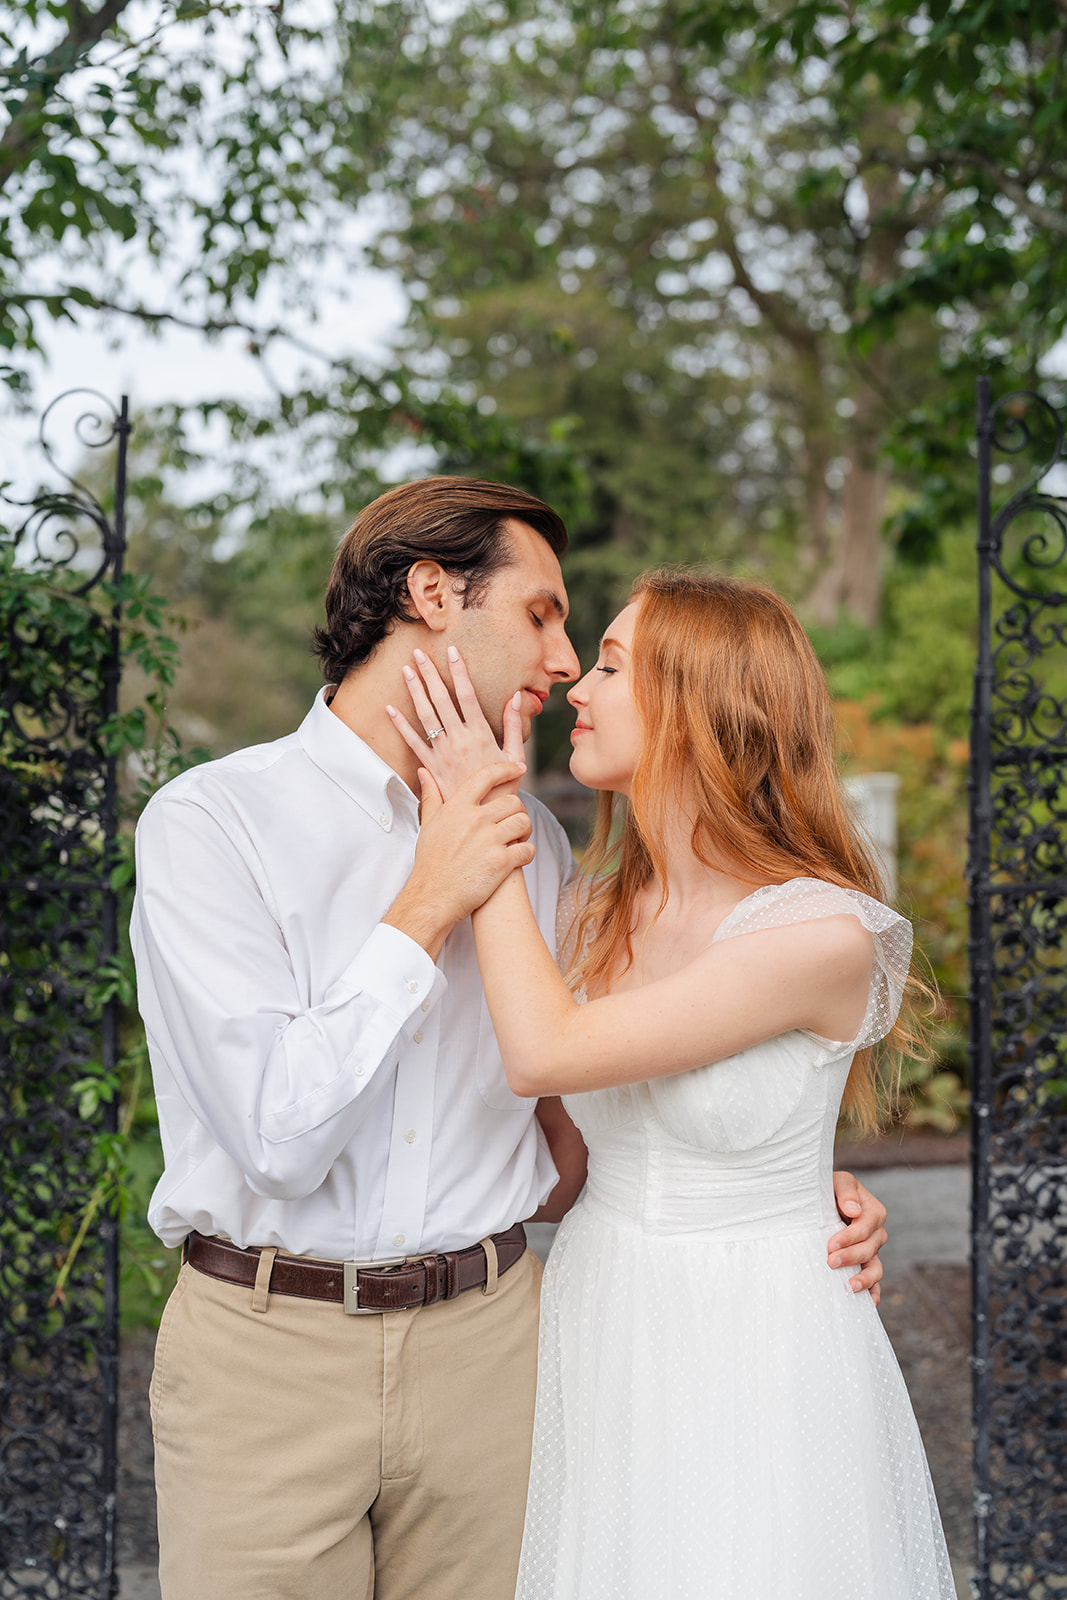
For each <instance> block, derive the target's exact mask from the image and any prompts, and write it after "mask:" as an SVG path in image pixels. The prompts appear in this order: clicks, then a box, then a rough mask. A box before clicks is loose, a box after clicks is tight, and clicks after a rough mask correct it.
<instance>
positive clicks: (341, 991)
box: [324, 922, 448, 1026]
mask: <svg viewBox="0 0 1067 1600" xmlns="http://www.w3.org/2000/svg"><path fill="white" fill-rule="evenodd" d="M447 988H448V979H447V978H446V977H445V975H444V973H443V972H442V971H441V970H440V969H439V968H438V967H436V966H435V965H434V963H433V960H432V958H431V957H430V956H429V955H427V953H426V951H425V950H424V949H423V948H422V945H421V944H416V942H415V940H414V939H411V938H409V937H408V935H407V934H406V933H401V931H400V929H399V928H394V927H392V926H390V924H389V923H387V922H379V924H378V926H377V927H376V928H375V930H374V932H373V933H372V934H371V936H370V938H369V939H367V940H366V942H365V943H364V944H363V945H362V946H361V948H360V950H359V953H358V954H357V955H355V956H353V958H352V960H351V961H350V962H349V964H348V966H347V967H346V968H345V970H344V971H343V972H342V973H341V976H340V977H339V978H337V979H336V980H335V982H334V983H332V984H331V985H330V987H329V989H327V991H326V994H325V996H324V998H325V1001H326V1004H327V1005H330V1006H334V1005H343V1004H344V1002H345V1001H346V1000H351V999H352V998H353V997H354V996H355V995H357V994H370V995H373V997H374V998H375V1000H377V1001H378V1002H379V1003H380V1004H381V1005H382V1006H384V1007H385V1009H386V1010H387V1011H388V1012H389V1013H390V1014H391V1015H392V1016H393V1017H395V1018H396V1021H397V1025H398V1026H399V1025H400V1024H401V1023H403V1022H406V1021H407V1019H408V1017H410V1016H411V1014H412V1012H413V1011H417V1010H423V1011H428V1010H429V1009H430V1006H432V1005H434V1004H436V1002H437V1001H438V1000H440V999H441V997H442V995H443V994H444V993H445V991H446V989H447Z"/></svg>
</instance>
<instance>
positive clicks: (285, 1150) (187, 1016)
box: [131, 796, 447, 1200]
mask: <svg viewBox="0 0 1067 1600" xmlns="http://www.w3.org/2000/svg"><path fill="white" fill-rule="evenodd" d="M136 848H137V884H138V887H137V895H136V899H135V903H134V912H133V920H132V925H131V938H132V942H133V951H134V957H135V961H136V965H137V975H138V992H139V1003H140V1008H141V1014H142V1016H143V1018H144V1022H145V1026H146V1029H147V1032H148V1035H149V1038H150V1040H151V1042H152V1048H153V1052H154V1053H156V1054H158V1055H159V1056H161V1057H162V1058H163V1060H164V1062H165V1064H166V1068H167V1071H168V1074H169V1076H170V1077H171V1079H172V1081H173V1083H174V1086H175V1088H176V1090H177V1092H178V1094H180V1096H181V1097H182V1099H183V1100H184V1101H185V1103H186V1104H187V1106H188V1107H189V1109H190V1111H191V1112H192V1113H193V1115H194V1116H195V1117H196V1118H197V1120H198V1121H199V1122H200V1123H201V1124H202V1125H203V1126H204V1127H205V1128H206V1129H207V1130H208V1132H209V1133H210V1135H211V1137H212V1138H213V1139H214V1140H215V1142H216V1143H217V1144H218V1145H219V1147H220V1148H221V1149H222V1150H224V1151H225V1152H226V1153H227V1154H228V1155H229V1156H230V1157H231V1158H232V1160H233V1161H234V1162H236V1164H237V1165H238V1166H239V1167H240V1169H241V1171H242V1172H243V1174H244V1176H245V1178H246V1180H247V1182H248V1184H249V1187H250V1188H251V1189H252V1190H253V1191H254V1192H255V1193H257V1194H260V1195H264V1196H267V1197H270V1198H272V1199H284V1200H291V1199H300V1198H302V1197H303V1196H305V1195H308V1194H311V1193H312V1192H313V1191H314V1190H315V1189H317V1188H318V1187H319V1186H320V1184H321V1183H322V1182H323V1180H324V1179H325V1178H326V1176H327V1174H328V1173H329V1171H330V1168H331V1166H332V1165H333V1163H334V1162H335V1160H336V1159H337V1157H338V1155H339V1154H340V1152H341V1151H342V1150H343V1149H344V1147H345V1145H346V1144H347V1143H348V1141H349V1140H350V1139H351V1137H352V1135H353V1134H354V1133H355V1131H356V1130H357V1129H358V1128H359V1126H360V1124H361V1122H362V1121H363V1119H364V1116H365V1115H366V1107H367V1105H368V1103H369V1102H370V1100H371V1099H372V1098H374V1095H373V1092H372V1091H374V1090H375V1088H376V1087H377V1086H379V1085H380V1083H381V1078H382V1075H383V1074H386V1073H390V1072H391V1071H393V1070H394V1069H395V1065H396V1061H397V1055H398V1050H399V1048H400V1044H401V1040H400V1036H401V1034H402V1032H403V1030H404V1029H405V1027H406V1025H407V1024H408V1023H409V1021H410V1019H411V1018H412V1016H413V1014H414V1013H415V1012H417V1011H421V1012H424V1013H425V1012H427V1011H429V1010H430V1009H431V1007H432V1006H434V1005H436V1004H437V1003H438V1002H439V1001H440V999H441V997H442V995H443V994H444V992H445V989H446V987H447V985H446V980H445V978H444V976H443V974H442V973H441V972H440V971H439V970H438V969H437V967H435V965H434V963H433V961H432V960H431V958H430V957H429V956H428V955H427V953H426V951H425V950H423V949H422V947H421V946H420V945H418V944H416V943H415V942H414V941H413V940H411V939H409V938H408V937H407V935H406V934H403V933H401V932H400V931H399V930H398V929H396V928H392V927H390V926H387V925H386V924H384V923H377V924H375V925H374V926H373V927H372V929H371V931H370V932H369V934H368V936H367V937H366V939H365V940H364V942H363V943H362V945H361V946H360V947H359V948H358V949H356V950H354V951H353V952H352V954H351V956H350V958H349V959H348V961H347V964H345V965H343V966H342V968H341V970H340V971H339V973H338V974H337V975H336V976H332V977H331V979H330V981H329V983H328V986H327V987H326V988H325V990H324V992H323V993H322V994H321V996H309V995H307V994H302V993H301V992H300V984H299V982H298V979H297V976H296V974H295V972H294V967H293V962H292V960H291V958H290V954H289V951H288V949H287V947H286V943H285V939H284V937H283V933H282V929H281V927H280V926H279V923H278V920H277V918H276V917H275V915H274V914H273V911H272V909H271V906H270V904H269V899H268V895H267V893H266V891H265V888H264V884H263V882H262V879H261V877H260V875H258V874H257V872H256V871H255V870H254V869H255V862H254V859H250V854H249V850H248V849H247V848H242V842H241V841H235V840H234V838H233V837H232V836H231V834H230V833H228V832H227V830H226V828H225V826H224V825H223V824H222V823H221V822H220V820H219V819H218V818H217V817H215V816H213V815H212V814H211V813H209V812H208V811H207V810H205V809H204V808H203V807H201V806H199V805H197V804H196V803H195V802H193V801H189V800H186V799H169V798H167V797H165V796H160V797H157V799H156V800H154V801H153V802H152V803H151V804H150V805H149V807H148V808H147V809H146V811H145V814H144V816H143V817H142V819H141V822H140V824H139V826H138V830H137V845H136ZM344 954H346V952H341V953H340V954H339V959H341V960H343V957H344ZM310 1002H314V1003H310Z"/></svg>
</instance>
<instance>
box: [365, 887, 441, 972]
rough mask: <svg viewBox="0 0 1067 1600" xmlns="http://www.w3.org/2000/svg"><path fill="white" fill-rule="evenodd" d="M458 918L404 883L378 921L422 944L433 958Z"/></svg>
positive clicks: (439, 952) (417, 889) (436, 956)
mask: <svg viewBox="0 0 1067 1600" xmlns="http://www.w3.org/2000/svg"><path fill="white" fill-rule="evenodd" d="M458 920H459V919H458V918H457V917H456V916H455V915H454V914H452V913H451V912H450V911H449V910H448V909H446V907H444V906H442V905H440V904H436V903H435V902H434V901H433V900H431V899H429V898H428V897H427V895H426V894H425V892H424V891H423V890H421V889H420V888H419V887H418V886H417V885H412V884H410V883H409V884H407V885H406V886H405V887H404V888H403V889H401V891H400V893H399V894H398V895H397V897H396V899H395V900H394V901H393V903H392V905H391V906H390V907H389V910H388V911H387V912H386V913H385V916H384V917H383V918H382V921H383V922H384V923H386V924H387V925H388V926H389V927H390V928H396V929H397V930H398V932H400V933H403V934H406V935H407V937H408V938H409V939H413V940H414V941H415V943H416V944H419V945H421V946H422V948H423V949H424V950H425V951H426V954H427V955H428V956H429V958H430V960H431V961H434V962H436V960H437V958H438V956H439V955H440V954H441V950H442V947H443V945H444V942H445V940H446V939H447V938H448V936H449V934H450V933H451V932H452V929H453V928H454V927H455V925H456V922H457V921H458Z"/></svg>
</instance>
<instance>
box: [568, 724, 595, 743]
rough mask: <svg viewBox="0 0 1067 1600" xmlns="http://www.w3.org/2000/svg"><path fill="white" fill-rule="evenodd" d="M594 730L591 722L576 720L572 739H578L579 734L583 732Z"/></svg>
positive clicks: (572, 730)
mask: <svg viewBox="0 0 1067 1600" xmlns="http://www.w3.org/2000/svg"><path fill="white" fill-rule="evenodd" d="M592 731H593V730H592V728H591V727H590V726H589V724H588V723H587V722H576V723H575V724H574V727H573V728H572V729H571V738H572V739H577V737H578V735H579V734H581V733H592Z"/></svg>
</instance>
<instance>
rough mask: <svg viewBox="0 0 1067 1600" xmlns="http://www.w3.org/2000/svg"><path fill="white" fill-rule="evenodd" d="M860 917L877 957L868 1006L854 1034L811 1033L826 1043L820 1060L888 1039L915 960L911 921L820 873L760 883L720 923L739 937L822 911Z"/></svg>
mask: <svg viewBox="0 0 1067 1600" xmlns="http://www.w3.org/2000/svg"><path fill="white" fill-rule="evenodd" d="M842 915H847V916H854V917H858V918H859V920H860V922H861V923H862V924H863V926H864V927H865V928H866V929H867V931H868V933H869V934H870V935H871V939H872V941H873V945H874V959H873V962H872V966H871V987H870V991H869V993H868V996H867V1010H866V1012H865V1014H864V1017H863V1022H862V1024H861V1025H860V1029H859V1032H858V1033H857V1034H856V1036H855V1038H854V1039H824V1038H823V1037H822V1036H821V1035H820V1034H816V1033H810V1034H809V1037H810V1038H812V1039H814V1040H816V1041H817V1042H818V1043H819V1044H821V1045H823V1046H824V1050H823V1053H822V1056H821V1057H820V1061H819V1063H817V1064H819V1065H825V1064H826V1063H827V1062H829V1061H834V1060H838V1059H839V1058H840V1057H841V1056H842V1055H844V1054H845V1053H846V1052H848V1051H851V1052H852V1053H855V1052H856V1051H857V1050H865V1049H866V1048H867V1046H868V1045H872V1044H877V1042H878V1040H879V1039H884V1038H885V1036H886V1034H887V1033H888V1032H889V1031H890V1029H891V1028H892V1026H893V1024H894V1022H895V1021H896V1020H897V1015H898V1013H899V1011H900V1004H901V1000H902V999H903V996H904V985H905V983H906V982H907V977H908V969H909V968H910V966H911V951H912V931H911V923H910V922H908V921H907V919H906V918H904V917H902V916H900V914H899V913H898V912H896V911H892V910H890V908H889V906H886V905H883V904H882V902H881V901H880V900H875V899H873V898H872V896H871V895H868V894H862V893H861V892H860V891H859V890H858V889H841V888H838V886H837V885H836V884H833V883H823V882H822V880H821V879H819V878H791V879H790V880H789V882H788V883H780V884H770V885H768V886H767V887H766V888H763V889H757V890H756V892H755V894H751V895H749V896H748V897H747V899H745V900H742V901H741V902H740V904H739V905H737V906H735V907H734V909H733V911H731V912H730V914H729V916H727V917H725V918H724V919H723V921H722V922H721V923H720V924H719V927H718V929H717V930H716V933H715V939H716V941H718V940H719V939H729V938H736V937H738V936H739V935H741V934H745V933H757V932H759V931H760V930H761V929H764V928H783V927H787V926H790V925H792V924H794V923H801V922H814V921H816V920H817V919H818V918H819V917H838V916H842Z"/></svg>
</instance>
